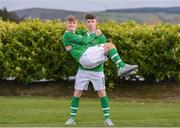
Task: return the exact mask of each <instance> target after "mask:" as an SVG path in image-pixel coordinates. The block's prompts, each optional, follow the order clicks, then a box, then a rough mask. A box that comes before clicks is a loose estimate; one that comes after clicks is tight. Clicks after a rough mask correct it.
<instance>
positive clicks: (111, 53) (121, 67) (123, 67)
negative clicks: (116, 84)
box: [104, 43, 138, 76]
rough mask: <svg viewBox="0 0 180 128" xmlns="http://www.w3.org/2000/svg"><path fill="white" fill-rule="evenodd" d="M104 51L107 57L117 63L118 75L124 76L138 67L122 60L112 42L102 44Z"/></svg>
mask: <svg viewBox="0 0 180 128" xmlns="http://www.w3.org/2000/svg"><path fill="white" fill-rule="evenodd" d="M104 49H105V53H106V54H107V55H108V57H109V58H110V59H111V60H112V61H113V62H114V63H115V64H116V65H117V67H118V75H119V76H124V75H128V74H132V73H136V72H134V70H136V69H138V65H129V64H126V63H124V62H123V61H122V59H121V57H120V55H119V54H118V51H117V49H116V46H115V45H114V44H112V43H105V44H104Z"/></svg>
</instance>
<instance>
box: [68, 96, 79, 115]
mask: <svg viewBox="0 0 180 128" xmlns="http://www.w3.org/2000/svg"><path fill="white" fill-rule="evenodd" d="M78 107H79V97H75V96H73V97H72V100H71V113H70V115H71V117H73V118H75V117H76V114H77V110H78Z"/></svg>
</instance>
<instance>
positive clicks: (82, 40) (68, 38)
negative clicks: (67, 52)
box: [63, 32, 97, 45]
mask: <svg viewBox="0 0 180 128" xmlns="http://www.w3.org/2000/svg"><path fill="white" fill-rule="evenodd" d="M96 37H97V36H96V34H95V33H94V34H93V36H88V35H86V34H85V35H79V34H75V33H72V32H66V33H65V34H64V36H63V42H71V43H73V44H79V45H80V44H88V43H89V42H91V41H93V40H94V39H95V38H96Z"/></svg>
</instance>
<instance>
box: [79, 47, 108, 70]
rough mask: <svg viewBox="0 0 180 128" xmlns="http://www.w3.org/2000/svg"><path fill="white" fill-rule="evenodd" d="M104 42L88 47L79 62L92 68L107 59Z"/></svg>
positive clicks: (87, 67) (85, 66)
mask: <svg viewBox="0 0 180 128" xmlns="http://www.w3.org/2000/svg"><path fill="white" fill-rule="evenodd" d="M103 46H104V44H101V45H96V46H93V47H89V48H88V49H87V50H86V51H85V52H84V53H83V55H82V56H81V58H80V60H79V63H80V64H81V66H83V67H84V68H86V69H92V68H95V67H97V66H98V65H100V64H101V63H103V62H105V61H106V60H107V56H106V55H105V50H104V48H103Z"/></svg>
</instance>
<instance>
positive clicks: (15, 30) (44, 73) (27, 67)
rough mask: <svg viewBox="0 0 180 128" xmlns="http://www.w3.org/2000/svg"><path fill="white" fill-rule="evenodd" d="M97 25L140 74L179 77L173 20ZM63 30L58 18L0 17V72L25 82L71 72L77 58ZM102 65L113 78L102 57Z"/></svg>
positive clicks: (179, 31) (179, 41) (179, 44)
mask: <svg viewBox="0 0 180 128" xmlns="http://www.w3.org/2000/svg"><path fill="white" fill-rule="evenodd" d="M81 26H82V25H81ZM98 27H99V28H100V29H101V30H102V31H103V33H104V34H105V35H106V36H107V38H108V40H109V41H110V42H111V41H112V42H113V43H114V44H115V45H116V46H117V49H118V51H119V53H120V55H121V57H122V58H123V60H124V61H125V62H127V63H130V64H138V65H139V73H138V74H139V75H140V76H143V77H144V78H145V79H159V80H164V79H176V80H177V81H180V71H179V68H180V26H179V25H171V24H158V25H146V24H137V23H134V22H126V23H121V24H120V23H115V22H106V23H100V24H99V26H98ZM64 31H65V27H64V24H63V23H62V22H61V21H45V22H42V21H40V20H39V19H30V20H27V21H22V22H20V23H19V24H16V23H10V22H3V21H0V63H1V65H0V71H1V75H0V78H1V79H4V78H8V77H14V78H16V79H17V80H18V81H21V82H25V83H29V82H32V81H34V80H40V79H48V80H59V79H64V78H67V77H69V76H72V75H75V73H76V70H77V67H78V64H77V63H76V62H75V61H74V60H73V59H72V58H71V57H70V55H69V54H68V53H67V52H66V51H65V49H64V47H63V45H62V42H61V37H62V35H63V33H64ZM105 69H106V70H105V73H106V76H107V79H108V80H109V81H110V83H111V85H112V84H113V81H114V80H116V79H117V76H116V73H115V72H116V67H115V66H114V64H113V63H112V62H111V61H108V62H107V63H106V65H105Z"/></svg>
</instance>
